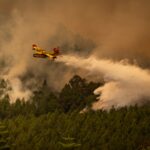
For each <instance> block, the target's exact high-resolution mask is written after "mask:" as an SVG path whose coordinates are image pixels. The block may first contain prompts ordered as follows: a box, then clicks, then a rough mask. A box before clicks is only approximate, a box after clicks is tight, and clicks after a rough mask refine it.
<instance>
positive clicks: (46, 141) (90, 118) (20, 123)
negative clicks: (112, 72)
mask: <svg viewBox="0 0 150 150" xmlns="http://www.w3.org/2000/svg"><path fill="white" fill-rule="evenodd" d="M2 85H3V86H2ZM100 85H101V84H100V83H94V82H87V81H86V80H85V79H82V78H81V77H79V76H77V75H76V76H74V77H73V78H72V79H71V80H70V81H69V83H68V84H66V85H65V86H64V88H63V89H62V91H61V92H60V93H55V92H54V91H52V90H51V89H50V88H49V87H48V85H47V83H46V81H44V83H43V85H42V86H41V87H40V88H39V89H38V90H36V91H34V95H33V97H32V98H31V99H30V100H29V101H26V102H25V101H24V100H20V99H18V100H17V101H16V102H15V103H12V104H11V103H10V101H9V96H8V95H4V94H1V95H3V96H1V101H0V118H1V122H2V123H3V125H5V131H4V133H5V132H6V131H7V136H9V137H6V136H5V137H4V140H3V141H5V143H4V145H2V146H7V147H8V148H9V146H10V145H11V149H14V150H30V149H34V150H63V149H71V150H75V149H77V150H148V149H150V105H149V104H147V105H144V106H141V107H138V106H132V107H123V108H120V109H117V110H116V109H114V108H112V109H111V110H110V111H102V110H98V111H93V110H90V109H89V111H88V112H86V113H80V112H81V110H83V108H85V107H87V108H90V106H91V104H92V102H94V101H95V95H93V90H94V89H95V88H96V87H98V86H100ZM5 88H6V84H5V82H4V80H3V81H2V82H1V85H0V91H2V92H1V93H3V90H4V89H5ZM0 129H1V126H0ZM2 133H3V132H2V131H0V135H2ZM8 133H9V134H8ZM1 137H2V136H1ZM2 138H3V137H2ZM7 139H9V140H7ZM10 143H12V144H10Z"/></svg>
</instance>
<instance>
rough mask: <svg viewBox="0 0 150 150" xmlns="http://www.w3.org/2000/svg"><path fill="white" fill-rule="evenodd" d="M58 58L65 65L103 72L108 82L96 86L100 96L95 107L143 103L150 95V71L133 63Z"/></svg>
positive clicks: (97, 73) (94, 72) (91, 58)
mask: <svg viewBox="0 0 150 150" xmlns="http://www.w3.org/2000/svg"><path fill="white" fill-rule="evenodd" d="M58 61H60V62H64V63H65V64H66V65H69V66H73V67H77V68H81V69H85V70H88V71H89V72H90V73H91V74H93V75H94V76H99V75H100V74H101V75H103V77H104V80H105V82H106V83H105V84H104V86H102V87H99V88H97V89H95V91H94V94H96V95H99V97H98V101H97V102H95V103H94V104H93V106H92V107H93V109H102V108H103V109H110V108H111V107H112V106H114V107H116V108H117V107H122V106H126V105H135V104H142V103H144V102H145V100H147V101H148V100H149V98H150V92H149V89H150V73H149V70H145V69H142V68H140V67H138V66H137V65H134V64H132V65H131V64H128V63H123V62H113V61H111V60H105V59H98V58H95V57H94V56H91V57H89V58H86V59H85V58H81V57H74V56H67V55H66V56H63V57H62V58H60V59H59V60H58Z"/></svg>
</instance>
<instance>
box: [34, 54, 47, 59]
mask: <svg viewBox="0 0 150 150" xmlns="http://www.w3.org/2000/svg"><path fill="white" fill-rule="evenodd" d="M33 57H38V58H47V57H48V56H46V55H44V54H33Z"/></svg>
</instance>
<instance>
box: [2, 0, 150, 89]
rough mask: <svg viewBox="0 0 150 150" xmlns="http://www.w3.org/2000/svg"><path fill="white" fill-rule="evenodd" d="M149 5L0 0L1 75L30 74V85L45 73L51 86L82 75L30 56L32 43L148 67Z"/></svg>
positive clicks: (107, 0)
mask: <svg viewBox="0 0 150 150" xmlns="http://www.w3.org/2000/svg"><path fill="white" fill-rule="evenodd" d="M149 8H150V1H149V0H126V1H125V0H26V1H21V0H13V1H12V0H0V37H1V38H0V45H1V46H0V60H1V61H5V64H6V66H7V67H5V69H4V70H3V71H2V72H1V74H3V75H4V76H6V77H7V78H9V79H12V80H14V79H15V80H16V78H17V79H20V78H21V79H24V80H26V78H25V76H26V75H28V76H29V75H30V79H31V80H32V84H33V79H36V78H42V79H44V78H46V79H47V80H48V82H49V84H52V85H53V84H54V85H55V87H56V88H59V87H61V86H60V85H64V84H65V83H66V82H67V81H68V79H69V78H70V77H71V76H72V75H73V74H75V73H81V74H83V73H82V71H79V70H74V69H72V68H66V67H64V66H63V65H60V64H57V63H56V64H53V63H51V62H49V61H47V60H41V59H33V58H32V54H33V51H32V49H31V45H32V44H33V43H35V44H38V45H39V46H41V47H43V48H44V49H52V48H53V47H55V46H60V47H61V48H62V53H66V52H67V53H73V51H77V52H78V53H77V54H78V55H81V53H82V55H84V54H86V56H87V55H95V56H97V57H100V58H111V59H119V60H121V59H126V58H127V59H130V60H131V62H132V61H133V60H136V61H137V63H138V64H139V65H141V66H144V67H149V66H150V61H149V60H150V29H149V27H150V9H149ZM56 68H57V69H56ZM31 77H32V78H31ZM58 81H59V82H58ZM30 83H31V82H30V80H29V79H28V80H27V82H26V84H27V85H28V86H30Z"/></svg>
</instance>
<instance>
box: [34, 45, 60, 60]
mask: <svg viewBox="0 0 150 150" xmlns="http://www.w3.org/2000/svg"><path fill="white" fill-rule="evenodd" d="M32 50H34V51H35V53H34V54H33V57H37V58H47V57H48V58H50V59H52V60H55V59H56V58H57V56H58V55H59V48H58V47H57V48H53V51H52V52H47V51H46V50H44V49H42V48H40V47H38V46H37V45H36V44H33V45H32Z"/></svg>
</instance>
